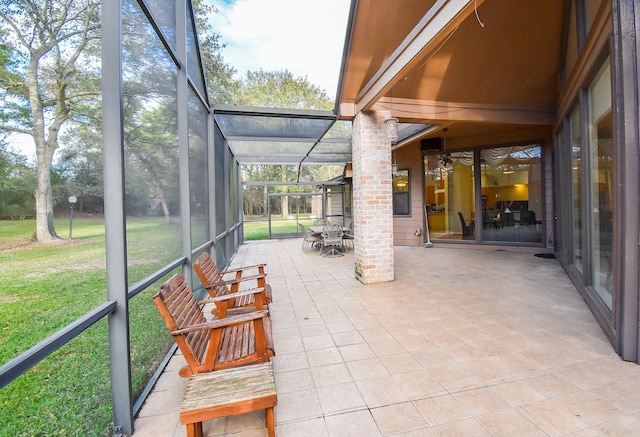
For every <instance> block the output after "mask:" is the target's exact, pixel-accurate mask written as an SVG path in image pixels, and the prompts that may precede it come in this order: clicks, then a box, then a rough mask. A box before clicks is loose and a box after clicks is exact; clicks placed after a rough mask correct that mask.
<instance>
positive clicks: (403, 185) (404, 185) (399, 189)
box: [393, 170, 411, 215]
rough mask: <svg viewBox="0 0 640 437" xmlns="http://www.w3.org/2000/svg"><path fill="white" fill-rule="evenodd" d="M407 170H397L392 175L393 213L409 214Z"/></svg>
mask: <svg viewBox="0 0 640 437" xmlns="http://www.w3.org/2000/svg"><path fill="white" fill-rule="evenodd" d="M410 214H411V209H410V205H409V170H398V171H397V172H396V173H394V175H393V215H410Z"/></svg>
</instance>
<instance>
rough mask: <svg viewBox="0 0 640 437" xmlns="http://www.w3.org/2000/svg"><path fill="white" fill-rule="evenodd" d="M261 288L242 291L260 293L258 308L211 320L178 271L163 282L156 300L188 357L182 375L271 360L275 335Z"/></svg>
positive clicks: (223, 298) (170, 329) (243, 293)
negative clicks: (264, 304)
mask: <svg viewBox="0 0 640 437" xmlns="http://www.w3.org/2000/svg"><path fill="white" fill-rule="evenodd" d="M261 292H263V291H262V290H259V289H256V290H247V291H242V292H239V293H238V295H245V294H251V293H253V294H255V295H257V296H258V297H257V298H256V302H257V304H258V306H259V307H260V308H259V309H258V310H256V311H252V312H248V313H243V314H238V315H233V316H229V317H225V318H217V319H213V320H210V321H209V320H207V318H206V317H205V315H204V312H203V311H202V307H201V306H200V305H199V303H198V302H196V300H195V298H194V296H193V293H191V289H190V288H189V286H188V285H187V283H186V281H185V279H184V277H183V276H182V275H180V274H177V275H174V276H173V277H171V279H169V280H168V281H167V282H166V283H164V284H163V285H162V287H161V288H160V291H159V292H158V293H157V294H156V295H155V296H153V301H154V302H155V304H156V306H157V307H158V311H159V312H160V315H161V316H162V318H163V319H164V322H165V324H166V325H167V328H169V331H171V335H172V336H173V339H174V340H175V342H176V343H177V344H178V347H179V348H180V351H181V352H182V354H183V355H184V358H185V360H186V361H187V366H186V367H183V368H182V369H180V376H182V377H189V376H191V375H193V374H199V373H203V372H210V371H213V370H218V369H225V368H229V367H235V366H240V365H243V364H249V363H255V362H266V361H269V359H270V357H272V356H273V355H274V349H273V336H272V334H271V319H270V318H269V312H268V311H267V310H265V309H262V301H261V299H260V293H261ZM216 299H218V300H225V299H227V300H228V299H229V297H228V296H221V297H218V298H216ZM207 302H209V301H203V302H200V303H207Z"/></svg>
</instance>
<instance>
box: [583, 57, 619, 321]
mask: <svg viewBox="0 0 640 437" xmlns="http://www.w3.org/2000/svg"><path fill="white" fill-rule="evenodd" d="M611 116H612V115H611V69H610V65H609V62H608V61H607V62H606V63H605V64H604V65H603V66H602V68H601V69H600V71H599V72H598V74H597V76H596V77H595V79H594V80H593V82H592V84H591V86H590V87H589V183H590V190H589V191H590V196H589V205H588V207H589V210H588V211H589V212H590V214H591V223H590V228H591V229H590V230H591V233H590V236H591V238H590V249H591V257H592V258H591V259H592V268H591V284H592V286H593V288H594V290H595V291H596V293H597V294H598V295H599V296H600V298H601V299H602V301H603V302H604V303H605V304H606V305H607V306H608V307H609V308H611V303H612V302H611V273H612V272H611V270H612V250H611V247H612V242H613V188H614V187H613V183H614V182H613V137H612V120H611Z"/></svg>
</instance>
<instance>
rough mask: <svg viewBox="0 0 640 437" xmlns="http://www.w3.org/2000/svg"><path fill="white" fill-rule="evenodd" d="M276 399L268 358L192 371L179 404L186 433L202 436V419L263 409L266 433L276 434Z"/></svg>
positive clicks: (190, 436)
mask: <svg viewBox="0 0 640 437" xmlns="http://www.w3.org/2000/svg"><path fill="white" fill-rule="evenodd" d="M277 403H278V399H277V396H276V384H275V379H274V376H273V366H272V364H271V362H270V361H269V362H267V363H262V364H250V365H248V366H242V367H234V368H231V369H226V370H220V371H216V372H210V373H203V374H199V375H193V376H192V377H191V378H190V379H189V382H187V388H186V390H185V394H184V399H183V401H182V406H181V407H180V423H181V424H183V425H186V426H187V436H188V437H203V432H202V422H203V421H205V420H212V419H217V418H219V417H226V416H231V415H235V414H244V413H248V412H250V411H255V410H260V409H265V416H266V426H267V431H268V433H269V437H274V436H275V423H274V422H275V420H274V412H273V407H275V406H276V404H277Z"/></svg>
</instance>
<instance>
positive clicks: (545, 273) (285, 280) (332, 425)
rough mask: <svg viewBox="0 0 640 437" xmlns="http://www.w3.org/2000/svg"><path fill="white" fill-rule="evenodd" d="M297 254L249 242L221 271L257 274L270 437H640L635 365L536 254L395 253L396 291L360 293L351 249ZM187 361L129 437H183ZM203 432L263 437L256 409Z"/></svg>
mask: <svg viewBox="0 0 640 437" xmlns="http://www.w3.org/2000/svg"><path fill="white" fill-rule="evenodd" d="M300 246H301V240H300V239H292V240H273V241H263V242H249V243H246V244H244V245H243V246H242V247H241V248H240V251H239V252H238V254H237V255H236V256H235V257H234V260H233V263H232V266H240V265H248V264H252V263H257V262H267V263H268V265H267V272H268V280H269V282H270V283H271V285H272V287H273V300H274V302H273V303H272V304H271V306H270V311H271V317H272V322H273V329H274V332H273V333H274V343H275V348H276V354H277V356H276V357H274V359H273V362H274V368H275V372H276V375H275V376H276V387H277V393H278V405H277V407H276V409H275V417H276V434H277V435H278V436H279V437H289V436H295V437H300V436H304V437H307V436H332V437H337V436H349V437H351V436H392V435H393V436H435V435H444V436H524V435H527V436H585V437H586V436H632V435H640V366H639V365H636V364H631V363H626V362H623V361H621V360H620V359H619V357H618V356H617V355H616V354H615V352H614V351H613V349H612V347H611V346H610V344H609V342H608V341H607V339H606V338H605V336H604V334H603V333H602V331H601V329H600V328H599V327H598V325H597V324H596V322H595V321H594V319H593V317H592V315H591V313H590V312H589V311H588V309H587V307H586V305H585V303H584V301H583V300H582V298H581V297H580V296H579V294H578V292H577V291H576V290H575V288H574V287H573V286H572V285H571V283H570V281H569V279H568V278H567V276H566V275H565V273H564V271H563V269H562V268H561V267H560V265H559V263H558V262H557V261H556V260H554V259H543V258H539V257H535V256H533V254H534V253H535V252H539V250H538V251H532V250H526V251H522V250H519V251H518V250H509V249H504V248H503V249H501V250H495V249H493V250H492V249H482V250H480V249H478V248H468V247H465V248H461V247H460V246H459V245H458V246H452V245H445V244H437V243H436V244H435V245H434V247H433V248H429V249H425V248H423V247H396V248H395V268H396V269H395V281H393V282H390V283H385V284H376V285H368V286H365V285H362V284H361V283H359V282H358V281H356V280H355V279H354V261H353V251H352V250H350V251H348V252H347V254H346V256H344V257H340V258H322V257H320V256H318V254H317V252H316V251H313V250H309V251H307V252H303V251H302V249H301V247H300ZM183 363H184V361H183V358H182V357H181V356H175V357H174V358H173V359H172V361H171V363H170V364H169V367H168V369H167V370H166V371H165V372H164V373H163V375H162V377H161V379H160V380H159V382H158V384H157V385H156V387H155V389H154V390H153V392H152V393H151V395H150V397H149V399H148V400H147V402H146V404H145V405H144V407H143V408H142V410H141V412H140V414H139V417H138V418H137V420H136V422H135V429H136V432H135V433H134V436H135V437H144V436H150V437H157V436H184V435H185V429H184V426H182V425H180V424H179V422H178V411H179V407H180V402H181V399H182V394H183V391H184V385H185V380H184V379H182V378H180V377H179V376H178V374H177V371H178V369H179V368H180V367H181V366H182V365H183ZM204 433H205V435H206V436H223V435H224V436H228V435H238V436H249V437H252V436H266V435H267V432H266V428H265V427H264V412H263V411H259V412H255V413H251V414H246V415H242V416H235V417H229V418H226V419H219V420H215V421H210V422H205V424H204Z"/></svg>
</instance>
